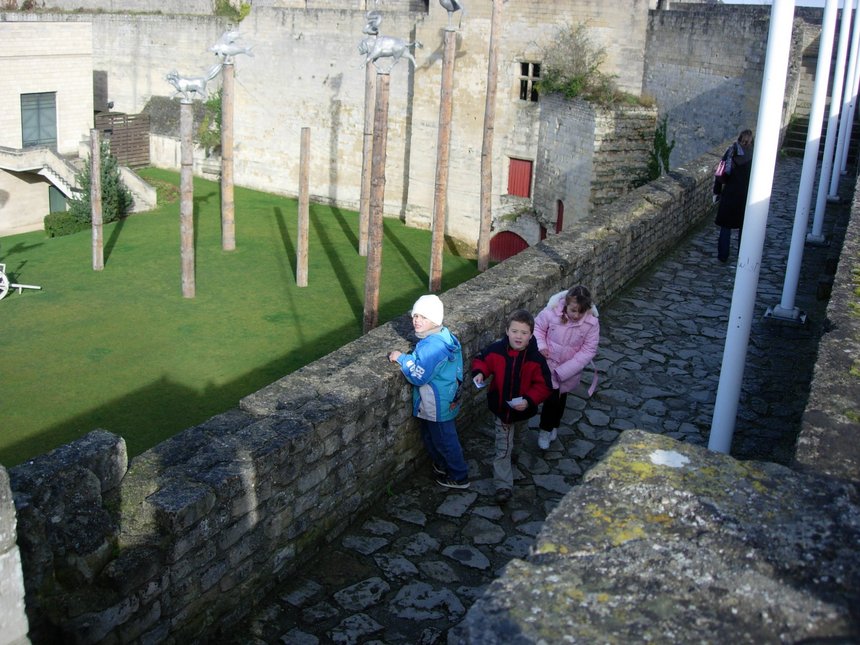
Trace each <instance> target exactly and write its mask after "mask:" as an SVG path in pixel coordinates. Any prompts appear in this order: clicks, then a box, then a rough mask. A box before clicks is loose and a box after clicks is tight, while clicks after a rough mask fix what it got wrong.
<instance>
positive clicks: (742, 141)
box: [714, 130, 753, 262]
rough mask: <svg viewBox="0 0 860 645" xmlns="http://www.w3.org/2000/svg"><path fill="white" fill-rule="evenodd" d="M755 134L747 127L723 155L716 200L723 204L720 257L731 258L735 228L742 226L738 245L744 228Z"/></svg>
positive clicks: (719, 216)
mask: <svg viewBox="0 0 860 645" xmlns="http://www.w3.org/2000/svg"><path fill="white" fill-rule="evenodd" d="M752 155H753V133H752V130H744V131H743V132H741V133H740V134H739V135H738V140H737V141H735V142H734V143H733V144H732V145H731V146H729V149H728V150H726V152H725V154H724V155H723V161H724V162H725V171H724V173H723V174H722V175H720V176H719V177H716V178H714V201H715V202H718V203H719V207H718V208H717V217H716V219H715V220H714V224H716V225H717V226H719V227H720V237H719V240H718V241H717V259H718V260H719V261H720V262H725V261H726V260H728V259H729V247H730V246H731V241H732V229H735V228H736V229H738V248H740V245H741V234H742V233H743V228H744V211H745V210H746V207H747V193H749V189H750V171H751V170H752Z"/></svg>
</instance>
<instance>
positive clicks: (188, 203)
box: [179, 99, 196, 298]
mask: <svg viewBox="0 0 860 645" xmlns="http://www.w3.org/2000/svg"><path fill="white" fill-rule="evenodd" d="M193 121H194V115H193V114H192V111H191V101H190V100H189V99H183V100H182V101H180V102H179V141H180V147H181V165H180V171H179V194H180V197H179V240H180V257H181V259H182V296H183V297H185V298H193V297H194V296H195V291H196V283H195V278H194V183H193V181H194V175H193V172H192V165H193V163H194V155H193V152H194V148H193V145H194V144H193V143H192V140H191V126H192V124H193Z"/></svg>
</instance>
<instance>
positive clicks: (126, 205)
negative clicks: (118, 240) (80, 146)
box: [69, 141, 133, 226]
mask: <svg viewBox="0 0 860 645" xmlns="http://www.w3.org/2000/svg"><path fill="white" fill-rule="evenodd" d="M91 162H92V159H87V163H86V164H85V165H84V168H83V170H81V171H80V172H79V173H78V174H77V180H78V186H80V187H81V192H80V193H79V197H73V198H72V199H70V200H69V213H71V214H72V216H73V217H74V218H75V219H76V220H78V221H79V222H83V223H85V224H87V225H88V226H89V225H90V224H91V223H92V206H91V205H90V184H91V177H90V168H91ZM101 175H102V222H103V223H105V224H107V223H108V222H114V221H116V220H118V219H121V218H123V217H125V216H126V215H128V212H129V211H130V210H131V206H132V201H133V200H132V197H131V193H130V192H129V190H128V188H126V187H125V185H124V184H123V183H122V180H121V179H120V176H119V164H118V163H117V160H116V157H114V156H113V155H112V154H111V153H110V146H109V145H108V142H107V141H102V142H101Z"/></svg>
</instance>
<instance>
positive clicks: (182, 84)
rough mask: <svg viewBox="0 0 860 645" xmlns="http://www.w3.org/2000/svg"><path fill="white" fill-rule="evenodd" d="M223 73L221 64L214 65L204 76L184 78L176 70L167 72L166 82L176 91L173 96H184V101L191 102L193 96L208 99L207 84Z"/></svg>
mask: <svg viewBox="0 0 860 645" xmlns="http://www.w3.org/2000/svg"><path fill="white" fill-rule="evenodd" d="M220 71H221V63H218V64H217V65H213V66H212V67H210V68H209V71H207V72H206V74H205V75H203V76H182V75H180V74H179V72H177V71H176V70H175V69H174V70H171V71H169V72H167V74H166V75H165V77H164V78H165V80H167V82H168V83H170V84H171V85H172V86H173V87H174V88H175V89H176V91H175V92H174V93H173V96H176V95H178V94H181V95H182V99H183V100H184V101H190V100H191V98H192V95H197V98H200V99H205V98H206V84H207V83H208V82H209V81H211V80H212V79H213V78H215V77H216V76H218V72H220Z"/></svg>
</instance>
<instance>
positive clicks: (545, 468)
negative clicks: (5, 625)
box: [224, 158, 829, 645]
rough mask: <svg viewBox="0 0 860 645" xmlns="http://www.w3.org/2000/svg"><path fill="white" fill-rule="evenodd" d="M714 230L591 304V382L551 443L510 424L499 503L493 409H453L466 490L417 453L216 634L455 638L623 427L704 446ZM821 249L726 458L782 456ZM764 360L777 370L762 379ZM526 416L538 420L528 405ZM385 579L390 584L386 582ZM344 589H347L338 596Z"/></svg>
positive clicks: (787, 197) (785, 170)
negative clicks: (245, 614)
mask: <svg viewBox="0 0 860 645" xmlns="http://www.w3.org/2000/svg"><path fill="white" fill-rule="evenodd" d="M800 169H801V163H800V160H799V159H794V158H780V160H779V161H778V167H777V171H778V172H777V175H776V178H775V183H774V186H775V189H776V188H777V187H778V186H780V185H781V183H780V182H782V183H783V184H786V177H789V178H790V181H791V182H793V183H791V186H790V188H791V190H789V189H788V187H787V188H785V190H783V193H781V194H780V193H777V191H776V190H775V192H774V196H773V197H772V199H771V204H770V206H771V215H772V216H770V217H769V221H768V235H767V238H766V246H765V253H764V256H763V261H762V271H761V275H760V283H759V289H758V294H759V295H758V300H759V301H758V302H757V308H761V309H762V313H763V306H761V307H759V306H760V305H773V304H778V303H779V298H780V293H781V288H782V282H783V277H784V265H785V258H784V255H785V249H786V248H788V240H789V239H790V236H791V228H792V219H793V213H794V204H793V203H792V200H793V199H794V198H795V196H796V186H797V182H798V180H799V176H800ZM786 186H787V184H786ZM828 212H829V209H828ZM716 237H717V231H716V229H715V228H714V227H713V226H712V225H711V224H710V222H708V223H706V224H705V225H703V227H702V228H701V229H700V230H698V231H694V232H693V233H692V234H691V235H689V236H688V237H687V238H685V240H684V241H683V242H682V243H681V244H680V245H679V246H678V247H677V248H676V249H675V250H674V251H673V252H672V253H670V254H668V255H667V256H666V257H664V258H663V259H662V260H661V261H660V265H659V266H657V267H654V270H653V271H650V272H648V271H646V272H644V273H643V275H642V277H640V278H639V279H637V280H636V281H635V282H634V283H633V284H631V285H630V287H629V288H627V289H626V290H625V291H624V292H623V293H621V294H618V296H616V298H615V299H614V300H613V301H611V302H608V303H598V306H599V307H600V312H601V315H600V323H601V342H600V348H599V350H598V356H597V358H596V360H595V364H596V365H597V366H598V368H599V369H600V385H599V387H598V389H597V392H596V393H595V394H594V396H593V397H590V398H589V397H588V396H587V393H586V391H585V389H584V388H583V387H580V388H577V390H576V391H575V392H573V393H571V395H570V396H568V399H567V406H566V407H567V409H566V410H565V413H564V415H563V417H562V423H561V427H560V428H559V440H558V441H556V442H555V443H553V445H552V447H551V450H548V451H546V452H544V451H541V450H539V449H538V447H537V433H536V432H535V431H534V430H530V431H527V432H525V433H524V434H523V436H521V437H518V438H517V443H516V454H517V458H518V463H517V466H516V468H515V486H514V497H513V499H512V500H511V501H510V502H508V503H507V504H504V505H498V504H496V503H495V502H494V499H493V496H494V493H495V486H494V484H493V479H492V459H493V438H494V432H495V431H494V428H493V423H492V417H491V416H490V415H489V414H488V413H487V414H486V416H484V417H481V418H479V419H478V421H477V422H476V425H475V426H474V427H471V428H467V427H465V426H464V425H463V424H461V423H459V422H458V430H459V432H460V436H461V442H462V444H463V448H464V452H465V453H466V457H467V464H468V467H469V479H470V481H471V486H470V488H469V489H468V491H447V490H445V489H442V488H441V487H439V486H437V485H436V484H433V483H432V479H430V477H431V473H430V468H429V465H427V464H426V463H425V464H424V465H422V466H421V467H420V468H421V470H420V472H418V473H416V476H415V477H413V478H409V477H407V478H406V480H404V481H403V482H402V483H401V484H399V485H397V486H395V488H396V490H395V491H394V493H395V494H394V495H393V496H387V497H385V498H384V499H383V500H381V501H380V502H379V504H377V505H376V506H375V507H374V508H372V509H370V510H369V511H368V512H367V513H366V514H365V515H364V516H361V517H357V518H356V520H355V523H354V525H353V526H351V527H350V528H349V529H348V530H347V531H346V533H345V534H344V537H343V538H341V540H340V544H343V546H344V547H346V548H347V549H349V552H348V554H347V553H345V552H344V551H339V552H337V551H336V552H333V551H332V549H330V548H329V549H323V551H322V552H321V554H320V556H319V559H315V560H313V561H310V562H308V563H307V564H306V565H304V566H303V567H302V569H301V571H298V572H296V573H295V574H294V575H292V576H291V577H290V579H289V580H287V581H285V583H284V585H283V586H282V588H280V589H277V590H275V591H274V592H273V593H272V596H271V600H270V602H269V603H266V602H261V603H260V607H259V609H258V610H256V611H255V612H254V615H253V616H251V617H249V619H248V621H247V622H246V623H245V624H243V625H241V626H239V627H238V628H237V629H236V632H235V635H234V637H233V638H232V639H231V640H228V641H225V644H224V645H248V643H251V644H252V645H256V644H257V643H262V642H264V641H265V638H264V636H265V635H267V634H282V636H280V642H282V643H295V645H314V644H316V643H320V642H325V643H329V642H336V643H359V642H360V643H362V644H363V645H382V644H383V643H384V645H416V643H420V644H422V645H424V644H426V645H430V644H431V643H440V644H441V643H448V642H450V643H455V642H457V634H458V629H459V628H458V625H459V624H460V621H461V620H462V618H463V615H464V612H465V611H466V609H468V607H469V606H471V604H472V603H474V602H475V600H476V599H477V598H478V597H480V596H481V595H482V594H483V593H484V592H485V591H486V590H487V588H488V587H489V585H490V584H491V583H492V582H493V580H494V579H495V578H496V577H497V576H498V575H500V574H501V573H502V572H503V570H504V568H505V567H506V566H507V564H508V563H509V562H510V560H511V559H514V558H527V557H529V554H530V550H531V548H532V545H533V544H534V540H535V538H536V536H537V535H538V534H539V532H540V530H541V527H542V524H543V522H544V520H545V518H546V516H547V515H548V514H549V513H551V512H552V511H553V510H554V509H555V508H556V507H557V506H558V504H559V500H561V499H562V495H563V494H564V492H565V491H567V490H569V488H570V487H571V485H576V483H577V482H578V481H579V480H580V478H581V477H582V475H583V473H584V472H585V471H586V470H587V469H588V468H590V467H592V466H593V465H594V464H595V463H597V461H598V460H599V459H600V458H601V456H602V455H603V454H604V453H605V452H606V451H607V450H608V449H609V447H610V446H611V445H612V443H613V442H615V441H616V440H617V438H618V436H619V433H620V432H622V431H624V430H629V429H632V428H637V427H641V428H643V429H647V430H649V431H651V432H659V433H664V434H668V435H670V436H672V437H677V438H678V439H680V440H683V441H686V442H689V443H694V444H697V445H706V444H707V435H708V433H709V430H710V425H711V417H712V415H713V410H714V402H715V399H716V390H717V387H718V384H719V372H720V367H721V361H722V352H723V344H724V340H725V335H726V321H727V319H728V307H729V304H730V303H729V300H728V295H727V294H731V292H732V288H733V281H734V272H735V269H736V263H734V262H729V263H726V264H725V265H724V264H721V263H719V262H718V261H716V258H715V250H716ZM732 253H733V256H735V255H736V253H737V245H736V242H733V245H732ZM827 253H828V251H827V250H826V249H820V248H817V247H807V248H805V250H804V263H803V269H802V280H805V284H806V285H807V286H806V287H805V288H800V289H798V296H797V297H798V306H799V307H800V308H802V309H803V310H804V311H806V312H807V313H808V314H809V316H810V318H809V320H810V323H809V324H808V325H807V327H806V328H805V329H803V330H802V334H801V333H800V332H798V331H795V330H791V329H788V330H786V329H782V328H779V329H774V328H770V327H769V326H768V325H766V324H763V323H762V322H761V321H756V322H755V323H754V324H753V327H752V330H751V333H750V346H749V349H748V359H747V367H746V370H745V372H744V391H745V394H744V395H743V396H742V398H741V402H740V405H739V410H738V421H737V428H736V431H735V439H734V441H733V444H732V454H733V455H735V456H737V457H738V458H741V459H753V458H755V459H760V458H762V456H764V458H767V459H771V458H773V460H775V461H779V459H777V458H778V457H780V454H775V453H774V450H775V448H774V446H780V445H786V440H785V438H784V437H785V436H786V435H789V436H791V435H792V434H793V433H796V432H797V430H798V429H799V424H800V418H801V415H802V413H803V404H802V402H803V401H804V400H805V397H806V394H807V392H808V383H809V379H810V378H811V366H812V365H813V364H814V356H815V351H816V347H817V338H818V337H820V335H821V333H822V331H821V330H822V329H823V324H824V320H825V315H824V313H825V306H826V303H824V302H820V301H818V300H817V298H816V292H817V284H818V277H819V275H820V274H821V273H823V269H822V266H823V258H824V257H826V254H827ZM762 299H772V301H768V302H763V300H762ZM798 356H801V357H806V358H804V359H803V360H799V359H798ZM805 367H806V368H809V369H804V368H805ZM774 373H779V374H783V375H784V378H781V379H774V377H773V374H774ZM586 378H590V376H589V375H588V372H586ZM530 425H531V426H532V427H536V426H537V418H535V419H532V420H531V422H530ZM782 458H783V459H784V461H782V462H780V463H786V462H787V461H788V460H789V459H790V458H791V454H790V451H789V450H787V449H784V454H783V455H782ZM370 580H374V581H375V582H374V583H373V584H370V583H368V581H370ZM362 583H366V585H367V586H366V588H363V587H361V586H360V585H361V584H362ZM382 583H384V584H385V585H387V586H388V589H387V590H386V591H384V592H383V591H382V589H384V587H383V586H382ZM347 590H351V593H350V594H346V595H344V594H345V592H346V591H347ZM338 594H340V595H338ZM338 598H340V599H341V600H343V601H344V602H346V603H347V604H348V605H349V606H350V607H361V606H363V605H368V606H367V607H366V608H364V609H360V610H357V609H349V608H344V607H342V606H341V605H340V603H339V602H338ZM374 603H375V604H374ZM333 625H337V627H334V628H333V627H332V626H333ZM275 638H277V637H276V636H275ZM548 642H549V641H548Z"/></svg>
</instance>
